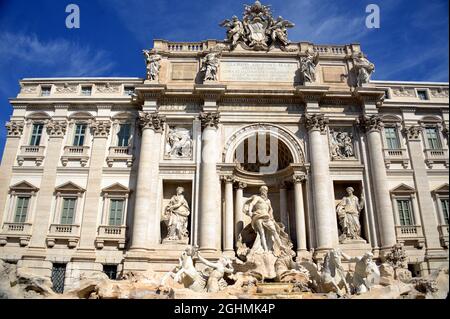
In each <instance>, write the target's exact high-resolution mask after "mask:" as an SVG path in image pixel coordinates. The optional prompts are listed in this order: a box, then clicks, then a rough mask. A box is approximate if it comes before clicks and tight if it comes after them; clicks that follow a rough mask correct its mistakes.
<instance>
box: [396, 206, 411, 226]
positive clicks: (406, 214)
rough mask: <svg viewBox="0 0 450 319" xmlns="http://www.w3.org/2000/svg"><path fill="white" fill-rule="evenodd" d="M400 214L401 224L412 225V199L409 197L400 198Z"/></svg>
mask: <svg viewBox="0 0 450 319" xmlns="http://www.w3.org/2000/svg"><path fill="white" fill-rule="evenodd" d="M397 206H398V214H399V217H400V225H401V226H412V225H414V221H413V218H412V209H411V201H410V200H409V199H398V200H397Z"/></svg>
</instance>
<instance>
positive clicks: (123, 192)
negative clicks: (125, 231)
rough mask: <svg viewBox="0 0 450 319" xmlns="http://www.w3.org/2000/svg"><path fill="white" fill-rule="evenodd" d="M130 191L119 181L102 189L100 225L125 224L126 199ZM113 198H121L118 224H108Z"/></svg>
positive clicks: (121, 225) (122, 225)
mask: <svg viewBox="0 0 450 319" xmlns="http://www.w3.org/2000/svg"><path fill="white" fill-rule="evenodd" d="M130 193H131V191H130V189H128V188H127V187H125V186H123V185H121V184H119V183H115V184H113V185H110V186H108V187H105V188H104V189H102V196H103V212H102V219H101V226H112V227H124V226H126V223H127V215H128V199H129V197H130ZM113 200H123V206H122V219H121V224H120V225H111V224H110V219H111V218H110V217H111V216H110V214H111V204H112V201H113Z"/></svg>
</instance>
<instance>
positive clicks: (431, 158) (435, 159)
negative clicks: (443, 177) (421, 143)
mask: <svg viewBox="0 0 450 319" xmlns="http://www.w3.org/2000/svg"><path fill="white" fill-rule="evenodd" d="M425 163H426V164H427V166H428V167H429V168H433V164H434V163H443V164H444V165H445V167H447V168H448V167H449V165H448V150H447V149H429V148H427V149H425Z"/></svg>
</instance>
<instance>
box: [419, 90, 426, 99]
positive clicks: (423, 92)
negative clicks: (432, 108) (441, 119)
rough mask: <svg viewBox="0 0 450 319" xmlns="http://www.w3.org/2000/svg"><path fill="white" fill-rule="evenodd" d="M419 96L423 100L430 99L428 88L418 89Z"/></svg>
mask: <svg viewBox="0 0 450 319" xmlns="http://www.w3.org/2000/svg"><path fill="white" fill-rule="evenodd" d="M417 96H418V97H419V99H420V100H422V101H426V100H428V93H427V91H426V90H417Z"/></svg>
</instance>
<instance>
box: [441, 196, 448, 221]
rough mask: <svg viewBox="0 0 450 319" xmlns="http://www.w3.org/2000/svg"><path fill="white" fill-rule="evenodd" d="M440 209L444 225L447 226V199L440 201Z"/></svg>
mask: <svg viewBox="0 0 450 319" xmlns="http://www.w3.org/2000/svg"><path fill="white" fill-rule="evenodd" d="M441 207H442V214H443V215H444V220H445V223H446V224H447V225H448V198H443V199H441Z"/></svg>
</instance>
